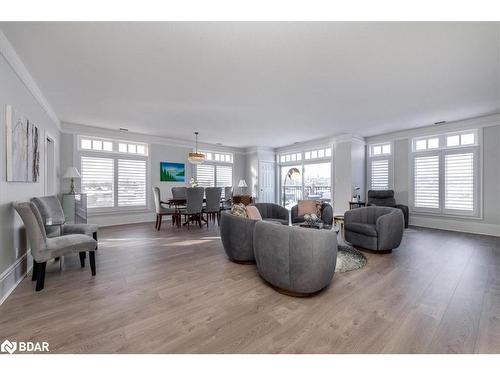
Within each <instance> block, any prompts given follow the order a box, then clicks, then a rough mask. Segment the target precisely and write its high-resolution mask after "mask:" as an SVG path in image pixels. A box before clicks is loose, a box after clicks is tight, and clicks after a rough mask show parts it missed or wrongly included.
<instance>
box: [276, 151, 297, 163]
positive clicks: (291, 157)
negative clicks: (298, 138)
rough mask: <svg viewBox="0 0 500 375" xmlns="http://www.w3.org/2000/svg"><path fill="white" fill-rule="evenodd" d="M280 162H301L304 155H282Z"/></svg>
mask: <svg viewBox="0 0 500 375" xmlns="http://www.w3.org/2000/svg"><path fill="white" fill-rule="evenodd" d="M279 160H280V162H281V163H287V162H291V161H300V160H302V153H301V152H295V153H292V154H282V155H280V159H279Z"/></svg>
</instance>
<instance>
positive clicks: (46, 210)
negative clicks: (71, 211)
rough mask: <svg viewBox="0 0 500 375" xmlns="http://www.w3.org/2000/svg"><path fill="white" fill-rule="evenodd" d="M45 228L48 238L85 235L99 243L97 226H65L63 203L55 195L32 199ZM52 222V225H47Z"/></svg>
mask: <svg viewBox="0 0 500 375" xmlns="http://www.w3.org/2000/svg"><path fill="white" fill-rule="evenodd" d="M31 202H33V203H34V205H35V207H36V208H37V209H38V212H39V213H40V216H41V217H42V221H43V223H44V226H45V231H46V233H47V237H57V236H64V235H67V234H85V235H87V236H90V237H93V238H94V239H95V240H96V241H97V231H98V229H99V227H98V226H97V225H95V224H65V220H66V219H65V217H64V211H63V208H62V206H61V202H60V201H59V199H58V198H57V197H56V196H55V195H50V196H47V197H36V198H32V199H31ZM48 220H51V221H52V223H51V225H47V223H48Z"/></svg>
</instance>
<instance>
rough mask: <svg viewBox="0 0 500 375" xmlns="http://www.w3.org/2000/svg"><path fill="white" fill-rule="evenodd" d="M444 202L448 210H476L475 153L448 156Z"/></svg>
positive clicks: (445, 166) (445, 165) (445, 162)
mask: <svg viewBox="0 0 500 375" xmlns="http://www.w3.org/2000/svg"><path fill="white" fill-rule="evenodd" d="M444 188H445V192H444V202H445V209H447V210H461V211H473V210H474V153H472V152H467V153H462V154H446V155H445V159H444Z"/></svg>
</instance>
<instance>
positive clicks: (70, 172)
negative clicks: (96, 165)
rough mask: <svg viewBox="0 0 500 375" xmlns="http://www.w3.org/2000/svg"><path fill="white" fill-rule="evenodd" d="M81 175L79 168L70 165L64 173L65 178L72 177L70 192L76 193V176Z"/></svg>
mask: <svg viewBox="0 0 500 375" xmlns="http://www.w3.org/2000/svg"><path fill="white" fill-rule="evenodd" d="M80 177H82V176H81V175H80V172H78V169H76V168H75V167H69V168H68V169H66V173H65V174H64V176H63V178H65V179H68V178H71V191H70V192H69V193H70V194H75V178H80Z"/></svg>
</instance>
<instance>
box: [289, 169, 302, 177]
mask: <svg viewBox="0 0 500 375" xmlns="http://www.w3.org/2000/svg"><path fill="white" fill-rule="evenodd" d="M287 176H288V178H296V177H299V176H300V171H299V170H298V169H297V168H295V167H292V168H290V169H289V170H288V173H287Z"/></svg>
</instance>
